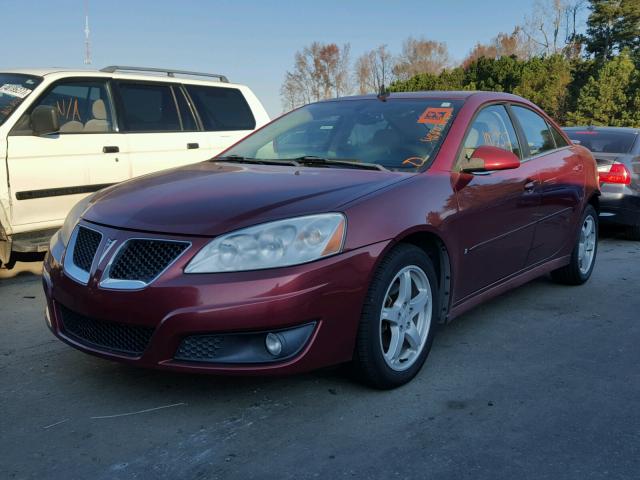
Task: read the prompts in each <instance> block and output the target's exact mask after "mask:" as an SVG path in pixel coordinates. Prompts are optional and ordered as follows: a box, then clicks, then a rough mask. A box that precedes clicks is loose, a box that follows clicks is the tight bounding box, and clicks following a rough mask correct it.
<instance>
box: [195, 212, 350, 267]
mask: <svg viewBox="0 0 640 480" xmlns="http://www.w3.org/2000/svg"><path fill="white" fill-rule="evenodd" d="M345 224H346V220H345V217H344V215H342V214H341V213H325V214H320V215H310V216H307V217H297V218H291V219H287V220H278V221H276V222H270V223H265V224H262V225H257V226H255V227H249V228H245V229H242V230H238V231H236V232H232V233H228V234H226V235H222V236H220V237H218V238H216V239H214V240H212V241H211V242H209V243H208V244H207V245H206V246H205V247H204V248H203V249H202V250H200V252H198V254H197V255H196V256H195V257H194V258H193V259H192V260H191V262H189V265H187V268H186V269H185V273H216V272H239V271H246V270H261V269H265V268H275V267H286V266H290V265H299V264H301V263H306V262H310V261H312V260H317V259H319V258H323V257H327V256H329V255H333V254H336V253H339V252H340V251H342V246H343V240H344V236H345V226H346V225H345Z"/></svg>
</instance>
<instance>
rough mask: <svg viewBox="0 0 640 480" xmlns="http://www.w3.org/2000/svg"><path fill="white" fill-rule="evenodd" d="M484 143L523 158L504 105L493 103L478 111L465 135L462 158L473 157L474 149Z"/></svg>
mask: <svg viewBox="0 0 640 480" xmlns="http://www.w3.org/2000/svg"><path fill="white" fill-rule="evenodd" d="M483 145H489V146H492V147H498V148H502V149H504V150H508V151H510V152H513V153H514V154H515V155H517V156H518V157H520V158H522V155H521V153H520V144H519V143H518V137H517V135H516V131H515V129H514V128H513V124H512V123H511V119H510V118H509V114H508V113H507V110H506V108H505V107H504V106H503V105H491V106H489V107H486V108H484V109H483V110H481V111H480V113H478V115H477V116H476V118H475V120H474V121H473V123H472V124H471V128H469V132H468V133H467V136H466V137H465V140H464V147H463V150H462V152H463V155H464V158H463V159H462V160H463V161H464V160H469V159H471V156H472V155H473V151H474V150H475V149H476V148H478V147H480V146H483Z"/></svg>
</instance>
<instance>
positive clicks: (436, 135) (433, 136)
mask: <svg viewBox="0 0 640 480" xmlns="http://www.w3.org/2000/svg"><path fill="white" fill-rule="evenodd" d="M443 128H444V127H443V126H442V125H436V126H435V127H433V128H432V129H431V130H429V131H428V132H427V134H426V135H425V136H424V137H422V138H421V139H420V141H421V142H422V143H431V142H436V141H438V140H440V137H441V136H442V131H443Z"/></svg>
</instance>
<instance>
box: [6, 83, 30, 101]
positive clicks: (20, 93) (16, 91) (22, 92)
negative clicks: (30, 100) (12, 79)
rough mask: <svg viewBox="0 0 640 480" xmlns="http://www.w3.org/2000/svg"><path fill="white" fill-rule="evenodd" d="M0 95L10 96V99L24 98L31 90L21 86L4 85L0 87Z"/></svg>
mask: <svg viewBox="0 0 640 480" xmlns="http://www.w3.org/2000/svg"><path fill="white" fill-rule="evenodd" d="M0 93H3V94H5V95H10V96H12V97H18V98H25V97H26V96H27V95H29V94H30V93H31V90H29V89H28V88H24V87H23V86H22V85H13V84H11V83H5V84H4V85H2V86H1V87H0Z"/></svg>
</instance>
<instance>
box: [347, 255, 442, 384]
mask: <svg viewBox="0 0 640 480" xmlns="http://www.w3.org/2000/svg"><path fill="white" fill-rule="evenodd" d="M437 285H438V283H437V277H436V273H435V270H434V268H433V265H432V264H431V260H430V259H429V257H428V256H427V255H426V254H425V253H424V251H422V250H421V249H420V248H418V247H416V246H414V245H406V244H403V245H399V246H397V247H396V248H394V249H393V250H392V251H391V252H390V253H389V254H388V255H387V256H386V257H385V258H384V259H383V260H382V262H381V263H380V265H379V267H378V269H377V270H376V272H375V274H374V276H373V280H372V282H371V285H370V286H369V291H368V293H367V297H366V299H365V303H364V306H363V309H362V317H361V319H360V327H359V329H358V337H357V341H356V351H355V360H354V364H355V367H356V369H357V372H358V376H359V378H360V379H361V380H362V381H364V382H365V383H367V384H369V385H371V386H373V387H376V388H380V389H389V388H395V387H398V386H400V385H403V384H405V383H407V382H408V381H410V380H411V379H412V378H413V377H415V375H416V374H417V373H418V371H419V370H420V368H421V367H422V365H423V364H424V361H425V360H426V358H427V355H428V354H429V350H431V344H432V342H433V336H434V333H435V329H436V324H437V323H438V318H437V317H438V312H439V311H440V308H439V305H438V291H437Z"/></svg>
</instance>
